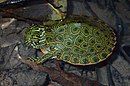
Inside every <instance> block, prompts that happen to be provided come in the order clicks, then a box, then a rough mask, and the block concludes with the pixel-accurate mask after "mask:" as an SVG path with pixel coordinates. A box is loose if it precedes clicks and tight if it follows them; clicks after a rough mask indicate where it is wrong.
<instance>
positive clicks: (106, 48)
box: [25, 22, 116, 65]
mask: <svg viewBox="0 0 130 86" xmlns="http://www.w3.org/2000/svg"><path fill="white" fill-rule="evenodd" d="M25 43H26V44H27V45H28V46H32V47H33V48H37V49H40V48H45V49H46V50H47V51H48V53H47V54H51V55H44V56H43V57H41V58H43V59H49V58H51V57H56V58H57V59H58V60H63V61H65V62H68V63H70V64H73V65H88V64H96V63H98V62H101V61H102V60H104V59H106V58H107V57H108V56H110V54H111V53H112V50H113V49H114V47H115V44H116V36H115V33H114V32H113V30H112V28H110V27H109V26H108V25H106V24H102V23H99V24H98V26H94V25H91V24H89V23H85V22H83V23H82V22H70V23H65V24H59V23H58V24H55V25H53V26H51V27H49V26H42V27H41V26H32V27H30V28H28V29H27V31H26V35H25ZM47 56H48V57H47ZM50 56H51V57H50ZM39 58H40V57H39ZM41 58H40V59H41ZM43 59H42V62H44V60H43ZM38 61H39V60H38ZM40 62H41V60H40Z"/></svg>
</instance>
